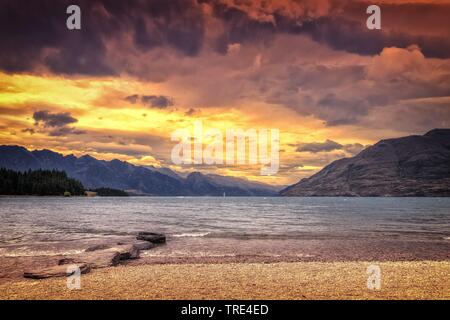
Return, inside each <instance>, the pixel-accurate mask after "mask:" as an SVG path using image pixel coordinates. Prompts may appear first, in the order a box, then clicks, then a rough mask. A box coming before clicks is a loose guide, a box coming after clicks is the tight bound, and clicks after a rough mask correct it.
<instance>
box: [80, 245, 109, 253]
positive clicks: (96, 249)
mask: <svg viewBox="0 0 450 320" xmlns="http://www.w3.org/2000/svg"><path fill="white" fill-rule="evenodd" d="M109 248H111V246H110V245H107V244H97V245H94V246H91V247H89V248H87V249H86V250H84V252H93V251H98V250H105V249H109Z"/></svg>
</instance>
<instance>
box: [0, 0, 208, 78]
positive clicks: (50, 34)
mask: <svg viewBox="0 0 450 320" xmlns="http://www.w3.org/2000/svg"><path fill="white" fill-rule="evenodd" d="M71 4H77V5H79V6H80V7H81V9H82V15H81V22H82V24H81V30H75V31H69V30H68V29H67V28H66V19H67V17H68V15H67V14H66V8H67V7H68V6H69V5H71ZM203 29H204V28H203V19H202V12H201V8H200V6H198V5H197V4H196V2H195V1H194V0H171V1H166V0H152V1H139V0H130V1H115V0H114V1H113V0H103V1H102V0H79V1H75V2H74V1H71V0H61V1H53V0H35V1H26V2H25V3H24V1H16V0H3V1H1V2H0V40H1V41H0V68H1V69H3V70H5V71H8V72H23V71H30V70H35V69H36V68H37V67H38V66H39V65H45V66H46V67H48V68H49V69H50V70H51V71H52V72H54V73H59V74H83V75H99V76H103V75H114V74H116V73H119V72H120V71H121V68H122V67H123V66H113V65H111V63H110V61H107V59H106V58H107V57H106V53H107V41H108V40H110V39H112V38H114V37H117V36H119V35H121V34H132V35H133V37H134V41H135V44H136V46H137V47H138V48H139V49H141V50H149V49H151V48H153V47H155V46H161V45H166V46H170V47H174V48H175V49H177V50H179V51H180V52H182V53H184V54H186V55H195V54H197V53H198V51H199V50H200V48H201V45H202V39H203ZM124 49H125V50H126V49H131V48H124Z"/></svg>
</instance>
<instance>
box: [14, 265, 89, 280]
mask: <svg viewBox="0 0 450 320" xmlns="http://www.w3.org/2000/svg"><path fill="white" fill-rule="evenodd" d="M76 265H77V266H78V267H79V268H80V272H81V274H85V273H88V272H89V271H91V268H90V266H89V264H87V263H78V264H76ZM67 267H68V265H67V264H66V265H57V266H54V267H49V268H41V269H36V270H32V271H28V272H24V274H23V276H24V277H25V278H29V279H46V278H54V277H68V276H70V275H72V274H73V273H74V271H72V272H71V273H68V272H67Z"/></svg>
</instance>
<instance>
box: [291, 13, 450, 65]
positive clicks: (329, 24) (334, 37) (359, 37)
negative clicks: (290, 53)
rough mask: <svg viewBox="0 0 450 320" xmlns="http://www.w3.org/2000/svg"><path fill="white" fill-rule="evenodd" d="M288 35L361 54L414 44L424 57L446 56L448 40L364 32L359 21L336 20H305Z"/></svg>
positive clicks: (371, 31)
mask: <svg viewBox="0 0 450 320" xmlns="http://www.w3.org/2000/svg"><path fill="white" fill-rule="evenodd" d="M291 32H294V33H305V34H308V35H309V36H311V38H313V39H314V40H315V41H317V42H320V43H325V44H327V45H329V46H331V47H332V48H334V49H338V50H344V51H347V52H351V53H358V54H361V55H375V54H378V53H380V52H381V50H383V48H385V47H399V48H406V47H408V46H410V45H413V44H417V45H418V46H419V47H421V48H422V51H423V53H424V55H425V56H427V57H431V58H448V57H450V40H449V39H448V38H447V37H439V36H425V35H409V34H406V33H401V32H389V33H387V32H384V31H383V30H368V29H367V28H366V26H365V24H364V23H361V21H350V20H346V19H345V18H339V17H321V18H318V19H316V20H313V21H308V22H305V23H304V24H303V25H302V26H299V27H295V26H294V27H293V28H291Z"/></svg>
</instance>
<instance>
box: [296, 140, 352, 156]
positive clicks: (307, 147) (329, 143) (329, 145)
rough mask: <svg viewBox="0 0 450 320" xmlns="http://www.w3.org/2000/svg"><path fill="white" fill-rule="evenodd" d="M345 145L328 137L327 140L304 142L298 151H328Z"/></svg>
mask: <svg viewBox="0 0 450 320" xmlns="http://www.w3.org/2000/svg"><path fill="white" fill-rule="evenodd" d="M343 147H344V146H343V145H342V144H339V143H337V142H335V141H333V140H329V139H327V140H326V141H325V142H311V143H302V144H300V145H299V146H298V147H297V150H296V151H297V152H312V153H317V152H328V151H334V150H342V149H343Z"/></svg>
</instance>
